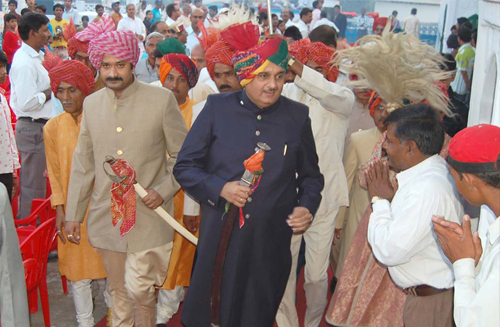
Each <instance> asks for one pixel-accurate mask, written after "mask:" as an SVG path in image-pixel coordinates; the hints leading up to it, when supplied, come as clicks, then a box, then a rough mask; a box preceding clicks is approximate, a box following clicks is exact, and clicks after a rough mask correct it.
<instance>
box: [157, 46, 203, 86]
mask: <svg viewBox="0 0 500 327" xmlns="http://www.w3.org/2000/svg"><path fill="white" fill-rule="evenodd" d="M172 68H175V69H176V70H177V71H178V72H179V73H181V74H182V76H184V78H185V79H186V81H187V82H188V85H189V88H190V89H192V88H193V87H194V86H195V85H196V83H197V82H198V69H197V68H196V64H195V63H194V61H193V60H191V58H189V57H188V56H187V55H185V54H180V53H169V54H166V55H164V56H163V58H162V59H161V64H160V73H159V75H160V81H161V85H163V84H165V79H166V78H167V75H168V73H170V71H171V70H172Z"/></svg>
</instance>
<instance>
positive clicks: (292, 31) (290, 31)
mask: <svg viewBox="0 0 500 327" xmlns="http://www.w3.org/2000/svg"><path fill="white" fill-rule="evenodd" d="M283 35H284V36H286V37H291V38H292V39H293V40H294V41H298V40H302V33H300V30H299V29H298V28H297V26H290V27H288V28H287V29H286V30H285V33H283Z"/></svg>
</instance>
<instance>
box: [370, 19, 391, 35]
mask: <svg viewBox="0 0 500 327" xmlns="http://www.w3.org/2000/svg"><path fill="white" fill-rule="evenodd" d="M387 21H388V19H387V17H379V18H377V19H375V20H374V21H373V27H372V30H373V31H374V32H375V29H376V28H377V26H378V25H382V26H383V27H385V25H387Z"/></svg>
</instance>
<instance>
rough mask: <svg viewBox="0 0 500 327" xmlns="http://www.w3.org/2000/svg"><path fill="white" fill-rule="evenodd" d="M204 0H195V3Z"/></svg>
mask: <svg viewBox="0 0 500 327" xmlns="http://www.w3.org/2000/svg"><path fill="white" fill-rule="evenodd" d="M202 1H203V0H194V3H198V2H202Z"/></svg>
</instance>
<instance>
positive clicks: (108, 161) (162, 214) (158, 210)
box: [103, 156, 198, 245]
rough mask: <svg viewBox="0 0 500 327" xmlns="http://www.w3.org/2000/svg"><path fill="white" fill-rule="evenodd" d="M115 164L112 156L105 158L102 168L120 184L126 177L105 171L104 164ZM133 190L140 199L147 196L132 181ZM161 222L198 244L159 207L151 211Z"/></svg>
mask: <svg viewBox="0 0 500 327" xmlns="http://www.w3.org/2000/svg"><path fill="white" fill-rule="evenodd" d="M115 162H116V159H115V158H113V157H112V156H106V158H105V160H104V163H103V168H104V172H105V173H106V175H108V177H109V179H111V180H112V181H113V182H115V183H121V182H122V181H124V180H125V179H126V178H127V176H116V175H111V174H109V173H108V172H107V171H106V169H105V166H104V165H105V164H109V165H113V164H114V163H115ZM134 189H135V191H136V192H137V194H139V196H140V197H141V199H144V197H145V196H146V195H148V192H147V191H146V190H145V189H144V187H142V186H141V184H139V183H138V182H137V181H136V180H134ZM153 210H154V211H155V212H156V213H157V214H158V215H159V216H160V217H161V218H163V220H165V221H166V222H167V224H169V225H170V226H171V227H172V228H173V229H175V231H176V232H177V233H179V234H181V235H182V236H183V237H185V238H186V239H187V240H188V241H189V242H191V243H193V244H194V245H197V244H198V238H196V236H194V235H193V234H191V232H189V231H188V230H187V229H186V228H185V227H184V226H182V225H181V224H180V223H179V222H178V221H177V220H175V219H174V218H173V217H172V216H170V215H169V214H168V213H167V212H166V211H165V209H163V208H162V207H161V206H159V207H158V208H156V209H153Z"/></svg>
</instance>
